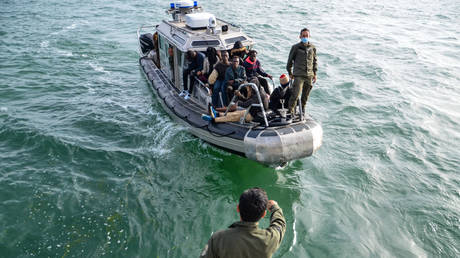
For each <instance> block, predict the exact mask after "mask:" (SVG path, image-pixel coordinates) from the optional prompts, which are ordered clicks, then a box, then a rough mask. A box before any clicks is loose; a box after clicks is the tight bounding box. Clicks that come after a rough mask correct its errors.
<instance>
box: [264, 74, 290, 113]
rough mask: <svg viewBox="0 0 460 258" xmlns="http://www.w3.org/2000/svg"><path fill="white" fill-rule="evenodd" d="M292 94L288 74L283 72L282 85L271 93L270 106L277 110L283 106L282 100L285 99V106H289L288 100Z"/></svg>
mask: <svg viewBox="0 0 460 258" xmlns="http://www.w3.org/2000/svg"><path fill="white" fill-rule="evenodd" d="M290 96H291V88H290V87H289V78H288V76H287V75H286V74H282V75H281V76H280V86H279V87H276V89H274V90H273V92H272V94H271V95H270V104H268V107H269V108H270V109H271V110H273V111H275V112H276V111H277V110H278V109H280V108H282V107H283V105H281V100H284V101H285V102H284V108H287V104H288V103H287V101H288V100H289V97H290Z"/></svg>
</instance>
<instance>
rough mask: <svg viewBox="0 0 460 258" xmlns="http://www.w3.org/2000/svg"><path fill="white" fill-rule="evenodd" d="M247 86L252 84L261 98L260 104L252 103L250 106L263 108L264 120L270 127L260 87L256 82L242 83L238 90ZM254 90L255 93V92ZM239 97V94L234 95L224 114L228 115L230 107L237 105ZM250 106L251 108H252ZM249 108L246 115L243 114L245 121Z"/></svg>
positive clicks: (258, 97) (259, 98)
mask: <svg viewBox="0 0 460 258" xmlns="http://www.w3.org/2000/svg"><path fill="white" fill-rule="evenodd" d="M245 86H251V88H252V90H253V91H254V92H255V93H256V94H257V99H258V100H259V104H252V105H251V106H250V107H260V109H261V110H262V115H263V117H264V122H265V126H267V127H268V120H267V115H266V113H265V108H264V104H263V101H262V98H261V97H260V93H259V89H258V87H257V85H255V84H254V83H243V84H240V86H239V87H238V91H239V90H240V89H241V88H243V87H245ZM254 92H253V94H254ZM237 98H238V96H236V95H234V96H233V98H232V100H231V101H230V103H229V104H228V106H227V109H226V110H225V114H224V116H226V115H227V113H228V111H229V110H230V107H231V106H232V105H236V102H235V101H236V99H237ZM250 107H249V108H250ZM248 111H249V109H248V110H246V112H245V113H244V116H243V121H244V118H245V117H246V115H247V113H248Z"/></svg>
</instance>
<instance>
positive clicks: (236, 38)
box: [225, 36, 246, 45]
mask: <svg viewBox="0 0 460 258" xmlns="http://www.w3.org/2000/svg"><path fill="white" fill-rule="evenodd" d="M245 40H246V37H244V36H238V37H234V38H229V39H226V40H225V44H227V45H228V44H233V43H235V42H237V41H245Z"/></svg>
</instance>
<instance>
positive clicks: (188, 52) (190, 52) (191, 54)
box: [187, 50, 196, 59]
mask: <svg viewBox="0 0 460 258" xmlns="http://www.w3.org/2000/svg"><path fill="white" fill-rule="evenodd" d="M195 54H196V51H195V50H188V51H187V58H188V59H192V58H193V55H195Z"/></svg>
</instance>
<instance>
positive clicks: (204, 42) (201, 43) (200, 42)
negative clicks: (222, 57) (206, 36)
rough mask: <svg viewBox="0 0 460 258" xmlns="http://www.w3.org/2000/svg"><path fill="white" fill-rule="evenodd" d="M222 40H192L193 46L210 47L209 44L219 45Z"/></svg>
mask: <svg viewBox="0 0 460 258" xmlns="http://www.w3.org/2000/svg"><path fill="white" fill-rule="evenodd" d="M219 45H220V41H218V40H195V41H193V42H192V46H193V47H204V46H206V47H209V46H214V47H215V46H219Z"/></svg>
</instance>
